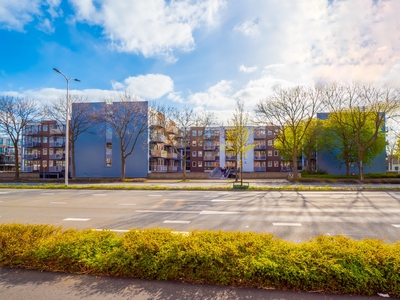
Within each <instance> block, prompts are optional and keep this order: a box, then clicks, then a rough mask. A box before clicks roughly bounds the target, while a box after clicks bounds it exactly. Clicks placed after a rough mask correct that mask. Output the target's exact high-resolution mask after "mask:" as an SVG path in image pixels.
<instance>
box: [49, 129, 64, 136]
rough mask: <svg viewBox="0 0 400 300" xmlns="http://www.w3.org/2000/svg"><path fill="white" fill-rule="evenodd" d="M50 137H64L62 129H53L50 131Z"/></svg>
mask: <svg viewBox="0 0 400 300" xmlns="http://www.w3.org/2000/svg"><path fill="white" fill-rule="evenodd" d="M50 134H51V135H65V129H62V128H53V129H50Z"/></svg>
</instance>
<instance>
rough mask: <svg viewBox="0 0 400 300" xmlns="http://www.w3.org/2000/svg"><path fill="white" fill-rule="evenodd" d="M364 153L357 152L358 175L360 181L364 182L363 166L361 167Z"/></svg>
mask: <svg viewBox="0 0 400 300" xmlns="http://www.w3.org/2000/svg"><path fill="white" fill-rule="evenodd" d="M363 158H364V151H362V150H358V175H359V179H360V181H364V165H363Z"/></svg>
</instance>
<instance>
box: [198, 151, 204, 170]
mask: <svg viewBox="0 0 400 300" xmlns="http://www.w3.org/2000/svg"><path fill="white" fill-rule="evenodd" d="M198 154H199V157H202V156H203V151H199V153H198ZM199 167H200V166H199Z"/></svg>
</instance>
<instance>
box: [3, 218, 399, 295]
mask: <svg viewBox="0 0 400 300" xmlns="http://www.w3.org/2000/svg"><path fill="white" fill-rule="evenodd" d="M0 265H1V266H9V267H23V268H35V269H40V270H49V271H64V272H75V273H84V274H95V275H108V276H125V277H134V278H144V279H157V280H180V281H182V280H184V281H188V282H199V283H208V284H219V285H231V286H252V287H262V288H279V289H293V290H304V291H310V290H313V291H315V290H318V291H326V292H339V293H351V294H354V293H357V294H368V295H371V294H375V293H377V292H380V293H389V294H392V295H396V296H400V244H399V243H395V244H393V245H391V244H387V243H384V242H382V241H380V240H376V239H365V240H363V241H354V240H351V239H349V238H347V237H344V236H335V237H331V236H329V237H327V236H322V235H321V236H318V237H316V238H314V239H311V240H310V241H308V242H305V243H300V244H295V243H292V242H287V241H284V240H281V239H277V238H274V236H273V235H271V234H261V233H252V232H223V231H218V232H216V231H192V232H190V233H189V234H188V235H182V234H176V233H174V232H173V231H171V230H168V229H145V230H133V229H132V230H131V231H129V232H128V233H126V234H116V233H113V232H110V231H107V230H104V231H101V232H97V231H92V230H84V231H78V230H72V229H70V230H65V231H63V230H62V229H61V228H55V227H52V226H47V225H21V224H6V225H0Z"/></svg>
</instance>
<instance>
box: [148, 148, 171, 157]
mask: <svg viewBox="0 0 400 300" xmlns="http://www.w3.org/2000/svg"><path fill="white" fill-rule="evenodd" d="M167 155H168V153H167V151H165V150H151V156H154V157H164V158H167Z"/></svg>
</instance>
